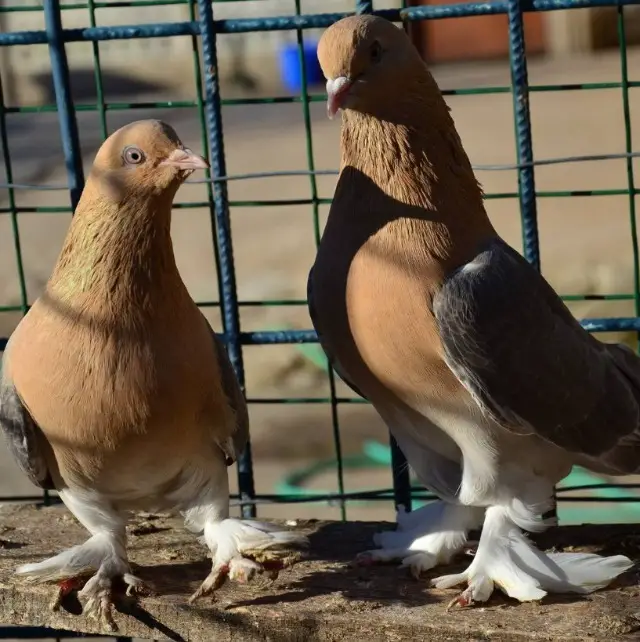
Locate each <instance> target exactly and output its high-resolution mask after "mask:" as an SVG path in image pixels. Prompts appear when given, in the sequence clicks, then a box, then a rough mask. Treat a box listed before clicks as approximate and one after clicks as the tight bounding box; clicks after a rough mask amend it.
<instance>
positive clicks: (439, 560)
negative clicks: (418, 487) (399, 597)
mask: <svg viewBox="0 0 640 642" xmlns="http://www.w3.org/2000/svg"><path fill="white" fill-rule="evenodd" d="M483 515H484V509H483V508H477V507H474V506H461V505H459V504H453V503H448V502H444V501H435V502H431V503H429V504H427V505H426V506H423V507H422V508H419V509H418V510H416V511H413V512H411V513H407V512H405V511H404V510H399V511H398V513H397V522H398V528H397V530H395V531H387V532H383V533H376V534H375V535H374V539H373V541H374V543H375V544H376V545H377V546H379V547H380V548H378V549H374V550H370V551H365V552H363V553H360V554H359V555H358V557H357V558H356V562H357V563H358V564H361V565H366V564H372V563H376V562H390V561H394V560H401V561H402V566H408V567H409V568H410V569H411V573H412V574H413V575H414V576H416V577H417V576H419V575H420V573H423V572H425V571H428V570H429V569H432V568H434V567H435V566H438V565H439V564H447V563H449V562H450V561H451V559H452V558H453V557H454V555H456V554H458V553H460V552H461V551H462V550H463V548H464V547H465V544H466V543H467V535H468V532H469V530H471V529H472V528H476V527H479V526H480V524H481V523H482V517H483Z"/></svg>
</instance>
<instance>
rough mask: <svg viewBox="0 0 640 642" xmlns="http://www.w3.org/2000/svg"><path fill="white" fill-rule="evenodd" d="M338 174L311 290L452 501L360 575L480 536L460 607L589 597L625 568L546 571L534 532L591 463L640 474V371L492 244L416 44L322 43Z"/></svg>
mask: <svg viewBox="0 0 640 642" xmlns="http://www.w3.org/2000/svg"><path fill="white" fill-rule="evenodd" d="M318 58H319V61H320V64H321V67H322V70H323V72H324V75H325V77H326V78H327V92H328V96H329V99H328V111H329V115H330V116H333V115H334V114H336V113H337V112H338V110H342V133H341V145H340V148H341V172H340V177H339V180H338V184H337V187H336V190H335V196H334V199H333V203H332V206H331V210H330V213H329V218H328V220H327V224H326V228H325V230H324V233H323V236H322V241H321V243H320V247H319V249H318V253H317V257H316V260H315V264H314V266H313V268H312V270H311V273H310V275H309V302H310V312H311V317H312V320H313V323H314V326H315V328H316V330H317V333H318V335H319V338H320V341H321V344H322V346H323V347H324V349H325V351H326V352H327V354H328V356H329V358H330V360H331V361H332V363H333V364H334V367H335V369H336V371H337V372H338V373H339V374H340V375H341V376H342V377H343V378H344V379H345V381H346V382H347V383H349V384H351V385H352V387H353V388H354V389H355V390H356V391H358V392H359V393H360V394H361V395H363V396H364V397H366V398H367V399H368V400H369V401H370V402H371V403H372V404H373V406H374V407H375V409H376V410H377V412H378V413H379V414H380V415H381V417H382V418H383V420H384V421H385V422H386V424H387V426H388V427H389V429H390V431H391V432H392V433H393V435H394V436H395V438H396V440H397V441H398V443H399V445H400V447H401V449H402V451H403V452H404V454H405V456H406V458H407V460H408V462H409V464H410V465H411V467H412V468H413V469H414V471H415V472H416V474H417V476H418V478H419V479H420V481H421V482H422V483H423V484H424V485H425V486H426V487H427V488H429V489H430V490H431V491H433V492H435V493H436V494H437V495H438V496H439V497H440V501H437V502H434V503H432V504H430V505H427V506H425V507H424V508H421V509H420V510H418V511H416V512H415V513H408V514H407V513H404V512H402V511H400V512H399V514H398V529H397V531H395V532H390V533H382V534H379V535H378V536H377V539H376V544H377V545H378V546H379V547H380V548H378V549H376V550H372V551H369V552H366V553H364V554H363V555H362V556H361V558H360V559H361V561H363V562H365V561H368V562H371V561H387V560H394V559H397V560H402V561H403V564H404V565H407V566H410V567H411V569H412V571H413V572H414V573H416V574H417V573H420V572H421V571H425V570H428V569H431V568H433V567H435V566H438V565H441V564H446V563H447V562H449V560H451V558H452V557H453V556H454V555H455V554H457V553H459V552H460V551H462V550H463V548H464V546H465V543H466V540H467V535H468V532H469V531H470V530H471V529H475V528H478V527H480V525H482V527H483V528H482V535H481V539H480V542H479V545H478V549H477V552H476V554H475V557H474V559H473V561H472V562H471V564H470V565H469V567H468V568H467V569H466V570H465V571H464V572H463V573H460V574H456V575H445V576H443V577H439V578H437V579H435V580H433V582H434V584H435V586H437V587H440V588H446V587H452V586H455V585H458V584H467V588H466V589H465V590H464V592H463V593H462V594H461V595H460V596H459V597H458V598H457V599H456V600H455V602H457V603H458V604H460V605H467V604H470V603H472V602H483V601H485V600H487V599H488V598H489V597H490V596H491V594H492V592H493V590H494V585H495V586H498V587H499V588H500V589H502V590H503V591H504V592H506V593H507V594H508V595H510V596H511V597H514V598H516V599H518V600H521V601H526V600H537V599H540V598H541V597H543V596H544V595H545V594H546V592H549V591H551V592H578V593H588V592H590V591H593V590H595V589H598V588H601V587H604V586H606V585H607V584H608V583H609V582H611V580H613V578H615V577H616V576H617V575H619V574H620V573H622V572H623V571H625V570H627V569H628V568H630V567H631V566H632V562H631V561H630V560H629V559H628V558H626V557H623V556H620V555H618V556H614V557H600V556H597V555H587V554H581V553H566V554H545V553H542V552H541V551H539V550H537V549H536V548H535V547H534V546H533V545H532V544H531V543H530V542H529V541H528V540H527V539H526V537H525V536H524V535H523V533H522V529H525V530H529V531H535V530H542V529H544V527H545V526H546V524H545V522H544V521H543V519H542V516H543V514H544V513H545V512H546V509H547V508H548V506H549V503H550V500H551V498H552V495H553V488H554V485H555V484H556V483H557V482H558V481H559V480H561V479H562V478H563V477H565V476H566V475H567V474H568V473H569V472H570V470H571V468H572V466H574V465H576V464H579V465H581V466H585V467H586V468H589V469H591V470H595V471H604V472H609V473H617V474H623V473H637V472H639V471H640V444H639V441H638V439H639V437H640V360H638V358H637V357H636V356H635V355H634V354H633V353H632V352H631V351H629V350H628V349H626V348H624V347H622V346H618V345H605V344H602V343H600V342H598V341H597V340H596V339H594V338H592V337H591V336H590V335H589V334H588V333H587V332H586V331H585V330H583V328H582V327H581V326H580V324H579V323H578V322H577V321H576V320H575V319H574V318H573V317H572V315H571V314H570V312H569V311H568V309H567V308H566V307H565V305H564V304H563V303H562V301H561V300H560V299H559V297H558V296H557V295H556V293H555V292H554V291H553V290H552V289H551V287H550V286H549V285H548V284H547V282H546V281H545V280H544V279H543V278H542V277H541V276H540V275H539V274H538V272H536V271H535V270H534V268H533V267H532V266H530V265H529V263H527V262H526V261H525V260H524V258H522V256H521V255H520V254H518V253H517V252H516V251H515V250H513V249H512V248H511V247H509V246H508V245H507V244H506V243H505V242H504V241H503V240H502V239H501V238H500V237H499V236H498V234H497V233H496V231H495V229H494V228H493V226H492V224H491V222H490V220H489V218H488V216H487V213H486V211H485V208H484V204H483V193H482V189H481V187H480V186H479V184H478V182H477V180H476V178H475V176H474V174H473V171H472V169H471V165H470V162H469V159H468V157H467V155H466V153H465V151H464V149H463V147H462V143H461V141H460V138H459V136H458V133H457V132H456V129H455V126H454V123H453V120H452V118H451V114H450V112H449V108H448V107H447V105H446V104H445V102H444V100H443V97H442V95H441V93H440V91H439V89H438V86H437V84H436V82H435V81H434V79H433V77H432V76H431V74H430V72H429V70H428V69H427V67H426V65H425V64H424V62H423V61H422V59H421V58H420V56H419V54H418V52H417V50H416V49H415V48H414V46H413V45H412V43H411V42H410V40H409V39H408V37H407V36H406V34H405V33H404V32H403V31H402V30H401V29H399V28H397V27H396V26H394V25H393V24H392V23H390V22H388V21H386V20H384V19H382V18H380V17H373V16H351V17H348V18H344V19H342V20H340V21H339V22H337V23H335V24H334V25H332V26H331V27H330V28H329V29H327V30H326V31H325V33H324V34H323V36H322V39H321V41H320V43H319V48H318Z"/></svg>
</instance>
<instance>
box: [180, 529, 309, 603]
mask: <svg viewBox="0 0 640 642" xmlns="http://www.w3.org/2000/svg"><path fill="white" fill-rule="evenodd" d="M203 539H204V542H205V544H206V545H207V546H208V548H209V550H210V551H211V557H212V559H213V567H212V569H211V572H210V573H209V575H207V577H206V578H205V580H204V582H202V584H201V585H200V588H198V590H197V591H196V592H195V593H194V594H193V595H192V596H191V597H190V598H189V602H191V603H193V602H194V601H195V600H197V599H199V598H201V597H204V596H206V595H211V594H213V593H214V592H215V591H216V590H217V589H218V588H220V587H221V586H222V585H223V584H224V582H225V581H226V580H227V578H229V579H230V580H235V581H238V582H243V583H244V582H249V581H251V580H252V579H253V578H254V577H255V576H256V575H260V574H266V575H267V576H268V577H269V578H270V579H272V580H273V579H276V578H277V577H278V572H279V571H280V570H281V569H282V568H284V567H285V566H287V565H288V564H287V563H288V562H289V563H290V560H288V559H287V558H282V557H278V555H277V553H275V552H274V553H273V555H270V554H269V552H268V551H271V550H273V549H277V548H280V547H283V546H290V545H298V546H301V545H306V544H307V543H308V542H307V538H306V537H304V536H302V535H300V534H298V533H295V532H292V531H282V530H279V528H278V527H277V526H274V525H272V524H265V523H263V522H257V521H253V520H242V519H232V518H227V519H223V520H222V521H208V522H207V523H206V524H205V527H204V537H203Z"/></svg>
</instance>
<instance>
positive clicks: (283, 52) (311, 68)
mask: <svg viewBox="0 0 640 642" xmlns="http://www.w3.org/2000/svg"><path fill="white" fill-rule="evenodd" d="M317 49H318V43H317V42H309V43H305V45H304V48H303V56H304V68H305V71H306V73H307V84H308V85H317V84H320V83H322V82H323V80H324V76H323V75H322V70H321V69H320V63H319V62H318V56H317V53H316V52H317ZM279 61H280V79H281V80H282V83H283V84H284V86H285V87H286V88H287V89H288V90H289V91H292V92H295V93H300V91H301V89H302V74H301V69H300V58H299V53H298V43H291V44H286V45H284V46H283V47H282V48H281V49H280V52H279Z"/></svg>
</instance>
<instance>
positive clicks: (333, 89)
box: [327, 76, 352, 119]
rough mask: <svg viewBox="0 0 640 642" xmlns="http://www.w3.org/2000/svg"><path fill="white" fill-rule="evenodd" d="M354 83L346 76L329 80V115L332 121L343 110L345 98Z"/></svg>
mask: <svg viewBox="0 0 640 642" xmlns="http://www.w3.org/2000/svg"><path fill="white" fill-rule="evenodd" d="M351 85H352V81H351V80H349V78H347V77H346V76H338V77H337V78H329V80H327V96H328V99H327V115H328V116H329V118H330V119H333V117H334V116H335V115H336V113H337V112H338V109H342V108H343V105H344V101H345V98H346V96H347V94H348V92H349V89H351Z"/></svg>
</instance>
